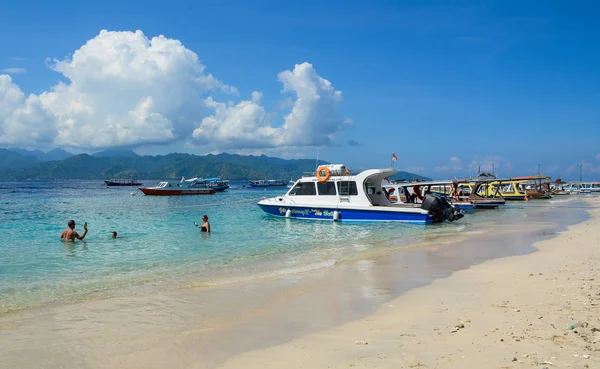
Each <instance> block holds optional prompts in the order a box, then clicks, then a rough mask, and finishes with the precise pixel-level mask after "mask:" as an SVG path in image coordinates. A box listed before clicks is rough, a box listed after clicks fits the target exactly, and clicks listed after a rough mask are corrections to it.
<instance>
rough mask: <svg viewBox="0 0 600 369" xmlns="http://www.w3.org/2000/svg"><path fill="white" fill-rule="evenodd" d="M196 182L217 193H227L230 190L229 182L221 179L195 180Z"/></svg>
mask: <svg viewBox="0 0 600 369" xmlns="http://www.w3.org/2000/svg"><path fill="white" fill-rule="evenodd" d="M194 180H195V182H196V183H198V184H204V185H205V186H206V187H207V188H212V189H213V190H215V191H217V192H221V191H225V190H226V189H228V188H229V187H230V186H229V181H227V180H223V179H221V178H220V177H214V178H194Z"/></svg>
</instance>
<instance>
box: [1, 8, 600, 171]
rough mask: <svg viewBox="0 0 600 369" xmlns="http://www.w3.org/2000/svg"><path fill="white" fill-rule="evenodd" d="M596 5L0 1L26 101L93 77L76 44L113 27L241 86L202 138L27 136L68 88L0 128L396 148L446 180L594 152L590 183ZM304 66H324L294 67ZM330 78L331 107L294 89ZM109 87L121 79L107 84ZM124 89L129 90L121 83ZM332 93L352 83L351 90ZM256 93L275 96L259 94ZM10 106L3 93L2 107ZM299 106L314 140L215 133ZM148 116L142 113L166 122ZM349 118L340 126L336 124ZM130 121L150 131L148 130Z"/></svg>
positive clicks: (378, 157)
mask: <svg viewBox="0 0 600 369" xmlns="http://www.w3.org/2000/svg"><path fill="white" fill-rule="evenodd" d="M599 12H600V4H598V3H597V2H593V1H580V2H576V3H573V2H567V1H554V2H544V3H542V2H536V1H454V2H450V1H430V2H427V4H424V2H403V1H369V2H367V1H303V2H301V3H298V2H281V1H261V2H246V1H227V2H222V1H172V2H169V3H166V2H163V3H158V2H157V3H153V2H147V1H144V2H142V1H103V2H96V3H91V2H90V3H88V2H75V1H73V2H66V1H58V2H50V3H48V2H41V1H21V2H14V3H12V4H10V5H3V9H2V11H0V44H1V45H2V48H0V74H2V73H3V72H2V70H5V71H4V73H5V74H9V75H10V77H11V80H12V85H11V86H17V87H18V88H19V89H20V90H21V91H22V93H23V94H24V95H25V96H27V95H28V94H35V95H36V96H37V95H43V94H44V93H45V92H52V91H53V87H54V86H55V85H57V83H58V82H60V81H62V82H64V83H66V84H67V85H68V84H69V83H70V79H69V78H67V77H66V75H65V73H67V72H64V71H65V70H71V71H72V73H73V75H74V76H76V77H77V78H81V81H88V80H89V79H88V78H87V77H86V76H89V75H90V74H93V70H90V69H88V70H86V72H85V73H87V74H85V73H84V72H83V71H81V70H78V69H77V68H78V67H76V65H75V64H76V63H74V60H75V59H73V53H74V52H75V51H76V50H78V49H80V48H81V47H82V46H83V45H84V44H86V42H88V40H92V39H94V38H96V37H97V36H98V35H99V33H100V31H101V30H103V29H105V30H108V31H136V30H141V31H142V32H143V34H144V35H145V37H147V38H148V39H151V38H152V37H155V36H158V35H164V36H165V37H166V38H168V39H172V40H179V41H180V42H181V44H182V45H183V46H184V47H185V49H188V50H191V51H192V52H194V53H195V54H197V56H198V58H199V61H200V63H201V64H202V65H203V66H204V67H206V69H205V72H204V73H205V74H210V75H212V76H214V77H215V78H216V79H218V80H219V81H220V82H222V83H223V84H224V85H227V86H229V87H231V89H219V88H217V91H216V92H215V90H214V89H213V90H211V91H212V92H208V93H206V96H209V95H210V96H212V98H213V99H214V101H215V103H214V104H213V105H214V106H217V105H218V104H217V102H218V103H222V105H218V106H219V107H220V108H222V109H223V116H222V117H221V118H222V119H221V118H220V117H219V114H216V113H215V119H214V122H213V123H214V124H213V126H212V128H211V129H212V130H207V129H204V130H201V131H198V133H197V135H196V136H194V140H193V142H191V141H190V140H186V138H185V137H184V136H185V134H182V133H181V132H184V131H185V130H184V128H183V127H185V129H187V130H188V131H189V133H190V136H191V131H192V128H194V127H196V126H194V127H191V128H190V127H188V125H187V124H186V123H182V124H181V127H179V128H176V129H174V130H172V131H173V132H172V133H173V137H172V138H169V139H164V140H161V139H160V137H163V136H164V137H166V136H169V132H170V131H169V130H168V129H166V128H165V127H164V126H160V129H157V130H156V135H155V136H152V137H150V138H148V139H147V140H146V141H144V139H143V138H142V139H138V138H139V137H138V138H135V139H132V138H131V137H124V138H123V139H122V140H121V141H118V142H116V143H115V142H113V141H111V140H110V138H109V139H105V140H96V141H94V140H93V139H91V138H90V139H89V140H88V139H85V138H82V139H81V140H79V139H78V137H79V136H78V135H85V134H86V132H87V134H90V131H89V130H88V131H86V130H85V129H84V128H83V127H79V128H78V129H73V130H72V132H74V133H73V134H72V135H70V134H64V133H62V134H60V133H59V134H57V133H53V132H54V131H51V130H43V131H40V132H41V133H39V134H36V135H30V137H28V138H27V139H25V138H23V137H21V136H19V132H25V131H27V132H32V128H31V126H27V125H26V124H34V125H35V124H37V125H47V124H46V123H45V122H46V119H54V118H52V117H54V116H57V115H61V116H64V115H65V114H66V113H65V111H67V110H68V109H67V110H64V109H66V108H58V107H55V106H56V105H57V104H60V102H57V101H56V100H57V99H66V98H67V97H66V96H70V97H69V98H73V96H74V94H70V93H66V92H65V93H64V94H57V95H56V99H54V100H52V101H51V102H47V101H44V97H43V96H42V97H41V103H40V104H41V105H40V106H45V107H49V108H48V109H50V110H52V111H53V112H55V111H61V114H58V113H53V114H50V116H51V117H50V118H43V119H42V118H39V119H29V120H28V121H27V122H26V123H22V124H23V127H29V128H27V129H25V128H23V129H20V128H19V129H16V128H14V129H12V128H11V129H12V130H11V131H10V132H9V131H8V128H6V127H8V124H9V123H6V122H8V121H9V119H8V118H6V119H5V122H4V123H3V121H2V119H3V118H2V116H1V115H0V124H5V129H4V131H5V132H4V142H2V141H0V143H2V145H3V146H27V147H30V148H33V147H39V148H43V149H46V148H49V147H53V146H61V147H64V148H66V149H67V150H71V151H74V152H81V151H94V150H97V149H99V148H101V147H111V145H114V146H115V147H117V146H118V147H123V146H128V143H131V145H129V146H131V147H134V148H135V150H136V151H138V152H140V153H145V154H156V153H166V152H172V151H178V152H183V151H185V152H191V153H197V154H203V153H206V152H219V151H226V152H240V153H262V152H264V153H266V154H268V155H274V156H279V155H281V156H286V157H302V156H304V157H314V156H315V155H316V152H317V151H319V155H320V157H321V158H323V159H325V160H328V161H331V162H342V163H346V164H347V165H350V166H353V167H356V168H359V167H360V168H365V167H381V166H387V165H388V164H389V158H390V155H391V153H392V152H396V154H397V155H398V157H399V161H398V163H397V164H396V167H397V168H398V169H404V170H412V171H415V172H419V173H421V174H425V175H428V176H431V177H435V178H445V177H452V176H454V175H465V174H471V173H473V172H474V171H476V168H477V167H478V166H480V165H481V166H482V168H484V169H488V168H489V166H490V165H491V164H492V163H494V164H495V168H496V169H497V171H498V172H500V174H502V175H526V174H533V173H534V172H537V166H538V164H540V165H541V168H542V171H543V172H544V173H547V174H550V175H552V176H554V177H556V176H558V175H560V176H562V177H563V178H577V177H578V176H579V163H582V162H583V163H584V165H585V167H584V172H585V173H589V176H590V177H591V178H589V179H600V156H599V155H600V147H599V146H600V145H598V141H599V139H600V125H599V123H600V103H599V102H600V68H599V67H598V66H600V52H599V51H598V50H600V47H599V46H600V41H599V40H600V38H599V36H600V26H599V25H597V22H596V19H595V18H596V16H595V15H597V14H598V13H599ZM82 54H83V53H82ZM48 58H50V59H58V60H59V61H65V63H66V62H71V63H70V64H68V65H66V66H64V68H58V69H61V70H62V71H63V72H60V71H57V70H56V69H57V68H56V67H54V65H55V63H54V62H48V61H47V59H48ZM304 62H307V63H310V65H311V67H308V66H306V65H305V68H304V69H302V68H299V69H295V65H296V64H301V63H304ZM78 65H81V64H78ZM174 65H175V66H177V64H174ZM17 68H21V69H17ZM69 68H71V69H69ZM53 69H55V70H53ZM283 71H290V72H291V73H290V74H289V76H288V77H289V78H290V79H285V78H283V79H281V78H280V77H279V73H280V72H283ZM178 75H179V74H178ZM303 76H312V77H306V78H309V79H308V80H304V79H302V78H304V77H303ZM74 78H75V77H73V80H75V79H74ZM319 78H322V79H324V80H327V81H329V82H330V83H331V85H332V86H333V87H332V89H329V90H328V89H327V88H326V86H325V87H323V85H320V86H321V87H318V88H322V89H323V90H319V89H317V91H321V95H322V94H324V93H327V94H330V97H331V98H330V99H329V100H328V101H327V102H323V103H322V104H321V103H319V104H316V103H315V104H313V105H310V104H309V105H308V106H300V105H298V106H296V105H294V102H295V99H294V98H295V95H294V94H297V95H298V96H300V95H301V94H302V90H298V89H301V88H302V87H298V86H299V85H303V86H304V84H305V83H308V82H307V81H317V82H315V83H319V82H318V81H320V79H319ZM77 81H78V82H77V84H78V85H83V82H82V83H79V80H77ZM120 81H122V79H121V80H120ZM286 81H287V82H288V83H289V84H290V85H294V83H296V84H295V85H294V86H296V87H293V88H292V90H290V91H292V93H291V94H290V93H285V92H284V93H282V90H283V89H284V87H283V86H285V83H286ZM294 81H295V82H294ZM86 86H87V85H86ZM106 86H110V85H109V84H107V83H105V84H102V88H106ZM118 86H120V87H119V88H120V89H121V90H122V88H123V87H122V86H123V85H122V84H119V85H118ZM156 86H159V85H156ZM86 88H87V87H86ZM157 88H158V87H157ZM168 88H177V87H173V86H171V85H169V87H168ZM233 89H234V90H235V92H231V91H232V90H233ZM163 90H164V88H163ZM288 90H289V89H288ZM309 90H310V88H309ZM334 90H335V91H340V92H341V99H340V100H339V101H338V99H337V98H336V97H335V96H336V95H335V91H334ZM103 91H104V92H103V93H104V94H111V93H112V92H111V91H113V92H114V91H115V90H114V89H113V90H111V89H107V90H103ZM136 91H137V90H136ZM182 91H187V90H186V89H182ZM253 91H258V92H260V93H261V94H262V97H259V98H256V99H253V98H251V96H252V93H253ZM299 91H300V92H299ZM311 91H312V90H311ZM288 92H289V91H288ZM94 93H99V92H98V91H95V92H94ZM85 94H86V95H85V96H87V98H88V101H92V100H91V97H90V96H97V95H94V94H93V93H92V92H90V90H86V91H85ZM1 96H2V95H1V94H0V99H2V97H1ZM160 96H163V95H160V94H159V95H152V97H153V101H152V103H153V105H152V104H151V107H155V108H156V109H157V111H158V112H160V113H161V114H163V115H164V116H165V117H166V118H165V119H166V120H173V119H171V117H170V116H169V115H168V114H167V113H165V111H169V112H171V113H172V111H171V110H176V109H171V110H169V106H168V104H162V105H163V106H161V107H156V106H158V105H161V104H160V102H159V101H157V100H158V99H159V97H160ZM206 96H204V97H206ZM204 97H203V98H204ZM120 100H123V99H120ZM163 100H164V98H163ZM250 100H252V101H250ZM288 100H291V102H290V101H288ZM0 101H1V100H0ZM229 101H231V103H228V102H229ZM242 101H248V104H247V105H248V106H246V105H244V106H240V109H239V110H235V111H228V110H227V106H228V104H229V106H230V107H231V106H236V107H237V104H238V103H240V102H242ZM132 103H133V102H132ZM135 103H136V104H137V103H139V99H136V100H135ZM32 104H33V102H32ZM48 104H54V105H48ZM89 104H91V105H90V106H91V107H92V109H91V110H92V111H94V114H95V118H94V119H96V120H97V119H99V118H98V116H102V117H103V118H102V119H105V117H108V116H111V115H116V116H118V114H117V113H114V114H113V112H111V111H110V106H111V104H109V103H104V104H99V105H94V103H93V102H90V103H89ZM173 104H178V105H177V106H178V109H179V108H180V107H181V106H185V107H186V108H185V111H184V113H185V114H183V113H181V112H178V113H177V114H179V115H178V116H185V117H191V116H194V115H193V114H198V115H201V116H202V117H209V116H212V113H213V110H212V109H213V108H210V107H208V108H207V107H203V108H202V110H201V111H200V110H198V111H195V110H193V111H192V110H189V109H188V108H187V107H189V106H191V105H196V104H195V102H194V101H193V100H187V99H186V100H185V101H183V102H180V101H175V100H174V102H173ZM5 105H8V104H5ZM134 105H135V104H134ZM197 105H202V100H199V103H198V104H197ZM209 105H210V104H208V105H207V106H209ZM36 106H37V105H36ZM1 107H2V105H1V103H0V112H1V111H2V109H1ZM100 107H102V109H104V110H102V109H101V108H100ZM292 107H294V108H293V109H296V108H297V109H298V111H300V112H303V111H308V112H309V113H310V114H308V118H306V119H307V120H305V121H299V122H297V123H295V124H297V126H298V127H302V124H310V125H311V126H310V131H311V134H310V135H309V134H307V137H305V138H303V139H291V138H290V139H286V140H279V139H277V137H274V136H273V135H271V134H265V135H260V136H257V137H254V136H252V137H250V134H248V137H247V139H245V138H244V137H243V135H241V134H240V135H235V134H233V133H231V132H229V131H228V132H218V131H216V129H217V128H215V125H217V124H227V122H231V119H233V118H232V116H236V115H234V114H237V113H240V112H244V111H248V109H250V110H251V111H250V112H249V114H250V115H251V116H252V117H255V118H256V125H257V126H256V127H259V126H260V125H262V124H265V123H264V122H265V120H266V121H268V122H269V125H270V126H272V127H274V128H280V127H282V126H283V125H285V124H286V123H287V120H286V115H287V114H288V113H289V111H290V109H292ZM60 109H63V110H60ZM132 109H133V108H132ZM182 109H183V108H182ZM214 109H215V111H217V108H214ZM302 109H305V110H302ZM311 109H312V110H311ZM31 110H35V109H33V108H31ZM39 110H40V111H44V112H46V110H44V109H42V108H40V109H39ZM150 110H152V108H150ZM69 111H70V110H69ZM334 112H335V115H336V117H335V118H334V117H333V115H332V114H334ZM180 113H181V114H180ZM124 116H125V115H124ZM240 116H243V117H246V116H245V115H240ZM44 117H45V116H44ZM11 119H13V120H10V122H14V121H15V120H14V119H16V118H14V117H13V118H11ZM144 119H145V120H143V124H163V123H161V122H162V120H161V121H160V122H159V123H156V120H152V119H153V118H151V117H150V118H148V117H147V116H144ZM148 119H150V120H148ZM186 119H187V118H186ZM199 119H200V118H198V121H199ZM336 119H337V121H339V124H334V123H332V122H333V120H336ZM321 120H322V122H321ZM105 122H106V120H102V121H93V122H91V123H90V124H89V125H88V126H89V127H95V126H94V124H106V123H105ZM223 122H225V123H223ZM344 122H345V123H344ZM196 123H197V125H199V124H200V123H199V122H196ZM209 123H210V122H207V123H206V125H205V128H207V127H209V125H208V124H209ZM11 124H13V123H11ZM14 124H16V123H14ZM19 124H21V123H19ZM65 124H66V123H65V122H64V121H61V122H59V123H57V126H58V127H64V126H65ZM75 124H78V123H77V122H76V123H75ZM202 124H205V123H202ZM290 124H291V123H290ZM11 127H13V126H11ZM19 127H20V126H19ZM322 127H325V128H322ZM320 129H322V131H319V130H320ZM58 131H59V132H60V129H58ZM188 131H186V132H188ZM255 131H256V130H255ZM7 132H9V133H10V134H9V133H7ZM123 132H124V133H123V135H127V134H130V135H136V134H137V135H138V136H140V135H142V136H143V134H142V133H143V131H135V130H133V129H125V130H124V131H123ZM277 132H279V131H277ZM281 132H284V131H281ZM290 132H291V131H290ZM294 132H295V131H294ZM1 133H2V131H0V134H1ZM277 134H279V133H277ZM283 134H284V135H288V134H289V135H291V133H283ZM44 135H48V136H47V137H50V136H52V137H54V138H52V139H51V138H43V137H46V136H44ZM319 135H321V136H322V137H330V138H331V140H330V142H327V143H326V144H323V143H322V142H321V141H319V139H318V138H319V137H320V136H319ZM61 137H62V138H61ZM169 137H170V136H169ZM236 145H240V146H239V147H238V146H236ZM594 175H595V176H596V177H598V178H595V177H593V176H594ZM592 177H593V178H592Z"/></svg>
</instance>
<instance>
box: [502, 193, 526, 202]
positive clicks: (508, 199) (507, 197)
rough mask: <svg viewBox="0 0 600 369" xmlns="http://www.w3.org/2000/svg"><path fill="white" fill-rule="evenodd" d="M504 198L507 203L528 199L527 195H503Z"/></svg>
mask: <svg viewBox="0 0 600 369" xmlns="http://www.w3.org/2000/svg"><path fill="white" fill-rule="evenodd" d="M502 197H504V200H506V201H525V199H526V198H527V196H526V195H522V196H520V195H515V196H507V195H504V194H503V195H502Z"/></svg>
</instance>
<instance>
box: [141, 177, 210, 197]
mask: <svg viewBox="0 0 600 369" xmlns="http://www.w3.org/2000/svg"><path fill="white" fill-rule="evenodd" d="M140 191H142V192H143V193H144V195H148V196H183V195H214V194H215V193H217V191H215V190H214V189H212V188H207V187H206V186H205V185H203V184H196V183H195V182H185V181H183V182H180V183H171V182H167V181H165V182H160V183H159V184H158V185H156V186H154V187H140Z"/></svg>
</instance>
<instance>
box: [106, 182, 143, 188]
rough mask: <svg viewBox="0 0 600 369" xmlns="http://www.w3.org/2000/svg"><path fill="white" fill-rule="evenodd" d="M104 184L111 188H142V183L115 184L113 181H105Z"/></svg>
mask: <svg viewBox="0 0 600 369" xmlns="http://www.w3.org/2000/svg"><path fill="white" fill-rule="evenodd" d="M104 183H105V184H106V185H107V186H109V187H117V186H141V185H142V183H140V182H113V181H104Z"/></svg>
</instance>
